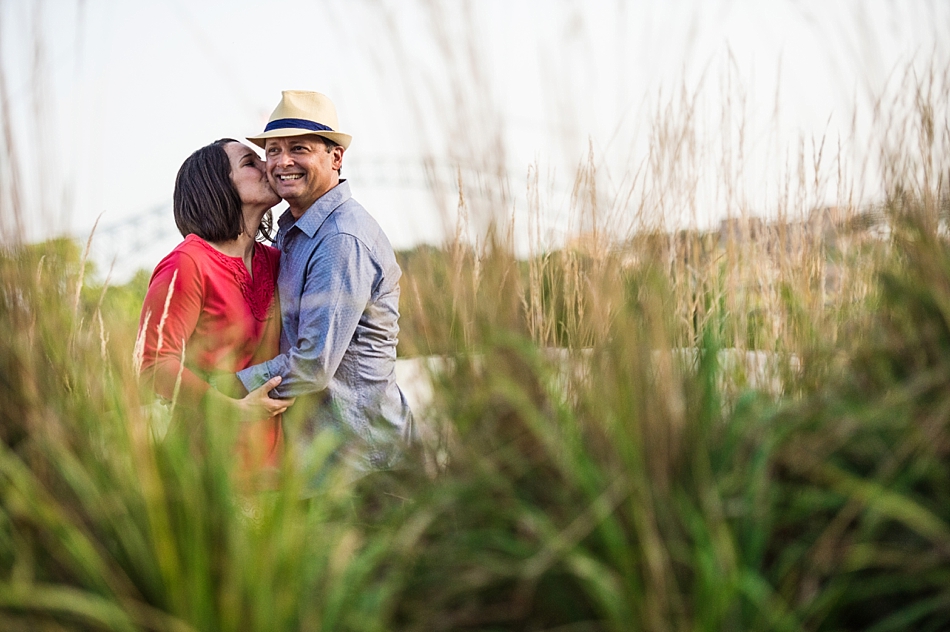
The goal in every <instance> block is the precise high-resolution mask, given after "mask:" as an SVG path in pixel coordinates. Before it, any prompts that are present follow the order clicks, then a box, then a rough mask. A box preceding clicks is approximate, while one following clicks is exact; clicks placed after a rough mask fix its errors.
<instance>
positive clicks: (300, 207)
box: [287, 178, 342, 221]
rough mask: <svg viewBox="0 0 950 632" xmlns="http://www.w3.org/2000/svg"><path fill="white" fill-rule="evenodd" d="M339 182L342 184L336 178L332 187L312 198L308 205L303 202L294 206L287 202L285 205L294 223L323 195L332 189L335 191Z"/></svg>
mask: <svg viewBox="0 0 950 632" xmlns="http://www.w3.org/2000/svg"><path fill="white" fill-rule="evenodd" d="M340 182H342V180H340V179H339V178H337V181H336V182H334V183H333V186H331V187H330V188H329V189H327V190H326V191H324V192H323V193H321V194H320V195H318V196H317V197H315V198H313V199H312V200H310V201H309V203H308V202H307V201H303V202H301V203H300V204H296V203H294V202H290V201H288V202H287V205H288V207H289V208H290V214H291V215H293V216H294V220H295V221H296V220H298V219H300V218H301V217H303V216H304V213H306V212H307V211H309V210H310V208H311V207H312V206H313V205H314V204H316V203H317V200H319V199H320V198H322V197H323V196H324V195H326V194H327V193H329V192H330V191H332V190H333V189H335V188H336V187H337V186H338V185H339V184H340Z"/></svg>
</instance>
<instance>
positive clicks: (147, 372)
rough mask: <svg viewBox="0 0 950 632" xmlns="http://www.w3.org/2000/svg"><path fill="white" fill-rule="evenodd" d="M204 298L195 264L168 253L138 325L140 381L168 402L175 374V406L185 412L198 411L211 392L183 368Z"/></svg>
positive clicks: (185, 258) (152, 285) (155, 273)
mask: <svg viewBox="0 0 950 632" xmlns="http://www.w3.org/2000/svg"><path fill="white" fill-rule="evenodd" d="M203 296H204V288H203V282H202V276H201V274H200V272H199V271H198V265H197V263H196V262H195V261H194V260H193V259H192V258H191V257H190V256H188V255H186V254H184V253H181V252H177V251H176V252H173V253H172V254H171V255H169V256H168V257H166V258H165V259H164V260H162V262H161V263H159V264H158V266H157V267H156V268H155V272H154V273H153V274H152V280H151V281H150V282H149V285H148V291H147V293H146V294H145V302H144V304H143V305H142V316H141V319H140V321H139V336H142V337H143V341H144V345H143V353H142V365H141V366H142V373H141V375H142V378H143V379H145V380H146V381H151V382H152V385H153V388H154V389H155V392H156V393H158V394H159V395H161V396H162V397H165V398H167V399H172V398H173V397H174V394H175V393H174V392H175V384H176V383H177V382H178V376H179V374H180V375H181V386H180V387H179V391H178V396H177V402H178V403H179V404H181V405H183V406H186V407H189V408H195V407H197V406H198V404H199V402H200V401H201V399H202V398H203V397H204V395H205V393H207V391H208V389H209V388H210V386H209V384H208V383H207V382H205V381H204V380H202V379H201V378H200V377H198V376H197V375H195V374H194V373H193V372H192V371H191V370H189V369H188V368H187V367H185V366H183V365H182V359H183V358H184V357H185V356H186V354H187V353H188V348H187V344H186V343H187V341H188V340H189V339H190V338H191V335H192V334H193V333H194V331H195V328H196V327H197V326H198V317H199V316H200V314H201V308H202V297H203ZM166 306H167V307H166Z"/></svg>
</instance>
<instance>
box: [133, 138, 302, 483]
mask: <svg viewBox="0 0 950 632" xmlns="http://www.w3.org/2000/svg"><path fill="white" fill-rule="evenodd" d="M279 201H280V198H279V197H278V196H277V194H275V193H274V191H273V189H271V187H270V184H268V182H267V176H266V174H265V171H264V163H263V162H262V161H261V160H260V159H259V158H258V157H257V154H256V153H255V152H254V150H252V149H251V148H249V147H247V146H246V145H243V144H241V143H239V142H237V141H235V140H232V139H230V138H225V139H222V140H218V141H215V142H214V143H211V144H210V145H208V146H206V147H202V148H201V149H199V150H197V151H196V152H195V153H193V154H192V155H191V156H189V157H188V159H187V160H185V162H184V163H183V164H182V166H181V169H179V171H178V177H177V179H176V181H175V196H174V214H175V223H176V224H177V225H178V230H179V231H180V232H181V234H182V236H183V237H184V238H185V240H184V241H183V242H182V243H181V244H179V245H178V247H176V248H175V249H174V250H172V252H171V253H170V254H169V255H168V256H167V257H165V258H164V259H162V261H161V262H160V263H159V264H158V266H157V267H156V268H155V271H154V273H153V274H152V279H151V281H149V286H148V293H147V294H146V297H145V304H144V305H143V306H142V316H141V319H140V321H139V344H138V345H137V349H138V351H137V358H138V361H140V362H141V365H140V366H141V375H142V376H143V377H144V378H145V379H146V380H149V381H151V382H152V384H153V388H154V390H155V392H156V393H158V394H159V395H161V396H162V397H164V398H166V399H168V400H171V401H172V402H173V407H174V413H173V416H172V424H173V427H177V428H181V427H182V426H184V428H185V430H186V431H190V430H193V429H194V424H195V423H201V422H208V423H227V421H228V420H233V421H234V422H237V423H240V424H241V428H240V432H239V434H238V437H239V439H238V442H239V443H238V452H239V454H240V455H241V458H242V459H243V461H244V463H243V465H244V470H245V473H246V474H254V473H257V472H258V471H259V470H260V469H261V468H267V467H268V466H274V465H276V463H277V460H278V457H279V454H280V450H281V447H282V441H283V439H282V433H281V428H280V417H279V415H280V413H282V412H283V411H285V410H286V409H287V407H288V406H289V405H290V404H292V403H293V400H277V399H272V398H270V397H269V396H268V392H269V391H270V390H271V389H273V388H274V387H275V386H277V384H279V383H280V378H279V377H275V378H274V379H272V380H271V381H269V382H268V383H266V384H265V385H264V386H262V387H261V388H259V389H257V390H255V391H252V392H251V393H249V394H248V395H247V396H246V397H244V398H243V399H232V398H230V397H226V396H225V395H223V394H221V393H220V392H218V390H216V389H215V388H213V387H212V386H211V382H213V378H214V376H215V374H217V373H226V374H229V375H233V374H234V373H235V372H236V371H239V370H241V369H243V368H245V367H248V366H250V365H252V364H257V363H259V362H262V361H264V360H269V359H270V358H272V357H274V356H275V355H277V351H278V342H279V334H280V331H279V328H280V313H279V309H278V307H277V306H276V301H275V291H274V290H275V283H276V280H277V266H278V259H279V257H280V252H279V251H278V250H277V249H275V248H271V247H270V246H265V245H264V244H262V243H260V242H258V241H256V239H255V237H256V236H257V235H258V233H259V232H261V233H262V234H264V235H265V236H266V232H267V229H268V228H269V223H270V222H269V221H268V222H265V223H264V225H263V226H262V220H263V219H264V217H265V215H267V216H268V220H269V219H270V217H269V211H270V209H271V207H273V206H274V205H275V204H277V203H278V202H279Z"/></svg>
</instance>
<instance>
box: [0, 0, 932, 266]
mask: <svg viewBox="0 0 950 632" xmlns="http://www.w3.org/2000/svg"><path fill="white" fill-rule="evenodd" d="M948 34H950V2H946V1H940V2H927V1H925V0H904V1H896V0H892V1H885V0H851V1H846V0H838V1H828V0H823V1H798V2H795V1H791V0H731V1H730V0H690V1H687V0H679V1H676V0H673V1H670V0H667V1H662V2H660V1H657V2H623V1H618V0H583V1H580V0H579V1H567V0H506V1H503V0H477V1H474V0H472V1H470V2H463V1H461V0H459V1H441V2H440V1H437V0H399V1H396V0H324V1H322V2H301V1H298V2H288V1H277V0H271V1H268V2H260V1H256V2H255V1H240V0H236V1H232V2H223V1H218V0H202V1H201V2H185V1H184V0H166V1H161V2H159V1H154V0H152V1H149V0H46V1H45V2H44V1H40V0H10V1H8V2H5V3H3V4H2V5H0V54H2V60H0V63H2V65H3V68H4V70H5V77H6V83H7V90H8V93H9V106H10V110H9V111H10V112H11V113H12V121H13V130H14V132H13V133H14V134H15V139H16V142H17V156H18V157H19V161H20V164H21V167H20V169H21V182H22V187H23V189H24V193H23V195H24V200H25V201H24V202H23V203H22V204H23V206H22V208H24V209H26V211H27V212H26V213H25V215H26V217H27V218H29V219H30V220H31V223H30V226H29V231H30V232H29V235H30V237H32V238H40V237H44V236H51V235H58V234H74V235H79V236H82V235H86V234H88V231H89V229H90V227H91V226H92V223H93V221H94V220H95V218H96V216H98V215H99V214H100V213H102V219H101V223H100V226H103V227H109V226H116V225H121V224H123V222H125V223H128V222H129V221H130V220H131V218H134V217H136V216H141V215H142V214H143V213H147V212H148V211H149V210H150V209H153V208H157V207H160V206H162V205H165V204H168V203H169V201H170V199H171V193H172V188H173V184H174V177H175V173H176V172H177V170H178V167H179V166H180V164H181V162H182V160H184V158H186V157H187V156H188V155H189V154H190V153H191V152H192V151H193V150H195V149H197V148H198V147H200V146H202V145H205V144H207V143H209V142H211V141H213V140H215V139H216V138H219V137H225V136H228V137H234V138H239V139H243V138H244V137H245V136H247V135H250V134H255V133H258V132H259V131H260V130H261V129H262V128H263V125H264V123H265V122H266V120H267V117H268V115H269V114H270V112H271V110H272V109H273V108H274V106H275V105H276V104H277V101H278V100H279V98H280V91H281V90H282V89H311V90H317V91H320V92H323V93H325V94H327V95H328V96H330V97H331V98H332V99H333V101H334V102H335V104H336V106H337V110H338V112H339V118H340V125H341V128H342V129H343V131H346V132H348V133H350V134H352V135H353V137H354V141H353V144H352V146H351V147H350V149H349V150H348V151H347V153H346V156H345V160H344V176H347V177H349V178H350V182H351V185H352V187H353V190H354V194H355V197H356V198H357V199H358V200H360V201H361V202H362V203H363V204H364V206H366V207H367V209H368V210H369V211H370V213H372V214H373V215H374V216H375V217H376V218H377V220H378V221H379V222H380V224H381V225H382V226H383V228H384V230H385V231H386V232H387V234H388V235H389V236H390V239H391V241H392V242H393V244H394V246H395V247H397V248H406V247H409V246H411V245H413V244H415V243H418V242H420V241H427V242H436V243H437V242H439V241H440V240H441V239H442V238H443V236H444V234H445V231H446V226H445V225H444V222H443V218H442V215H441V214H440V209H441V210H442V211H447V212H448V213H449V214H450V215H451V212H452V211H453V210H454V204H455V202H454V200H455V199H456V197H457V193H455V192H449V193H451V194H448V193H447V194H446V195H444V196H442V197H438V196H435V197H438V199H434V196H433V195H432V193H431V191H429V190H428V189H427V188H426V187H425V178H424V176H423V171H422V168H421V166H420V165H421V164H422V161H423V160H429V161H430V162H432V163H433V164H435V165H436V168H437V170H438V169H443V170H444V171H445V172H446V173H450V172H451V171H452V165H453V164H456V163H458V162H459V161H463V162H464V163H465V164H467V165H473V167H472V168H473V171H472V173H476V174H478V173H481V174H483V175H475V176H469V175H466V176H465V177H466V178H469V177H472V178H475V179H477V178H479V177H488V178H497V177H498V175H497V173H503V174H509V179H510V188H511V197H512V201H511V204H512V205H513V206H514V207H515V209H516V210H518V209H522V210H523V208H524V206H525V204H524V198H525V186H526V185H525V174H526V173H527V172H528V168H529V165H536V166H537V168H538V170H539V172H540V174H541V182H542V186H541V188H542V189H543V192H544V193H545V195H544V196H542V197H543V205H544V206H545V209H544V211H545V217H546V218H547V219H548V220H549V224H548V229H547V230H548V232H547V233H546V234H547V235H548V239H549V241H551V242H552V243H553V242H556V241H557V239H558V237H559V236H563V235H564V234H565V232H566V231H568V230H569V229H570V223H571V221H573V220H572V219H571V218H570V217H569V215H570V213H569V211H568V210H567V207H568V206H569V205H570V203H569V197H570V195H569V194H570V189H571V186H572V183H573V181H574V175H575V170H576V167H577V165H578V164H580V163H581V162H583V161H584V160H586V159H587V156H588V149H589V148H590V150H591V152H592V156H593V159H594V161H595V163H596V164H597V166H598V177H600V178H603V179H604V182H605V185H604V186H605V187H606V189H607V190H608V191H610V189H611V187H613V189H614V191H615V192H622V190H623V189H624V186H625V184H624V183H625V182H628V181H629V180H630V179H631V178H632V174H635V173H636V171H637V169H638V168H640V166H642V165H643V164H644V161H645V160H647V156H648V155H649V152H650V147H651V146H653V147H655V146H656V143H657V142H658V141H657V139H656V136H655V134H654V131H655V126H654V125H653V123H654V122H655V121H656V120H657V113H658V112H662V111H663V107H662V105H663V104H664V103H667V102H668V101H669V100H670V99H671V95H676V94H678V93H679V91H680V90H682V89H683V88H685V90H686V92H687V94H693V93H696V92H697V91H699V93H700V94H701V98H699V99H697V100H696V108H697V110H696V112H695V113H694V116H695V117H696V119H697V128H698V129H699V130H700V131H701V134H700V135H699V138H700V140H699V142H700V143H701V144H703V149H702V151H701V152H700V153H702V154H703V156H702V157H701V158H700V159H699V160H700V162H703V161H705V162H703V164H706V163H708V164H718V163H721V162H722V156H723V155H727V154H728V155H730V156H731V155H732V154H731V153H729V152H730V150H729V149H728V148H727V145H729V144H730V143H733V142H738V141H737V140H736V135H734V134H732V133H731V132H730V133H729V134H726V133H724V132H723V131H722V130H719V129H718V128H719V127H720V126H722V127H723V129H725V128H728V127H729V126H728V125H724V124H723V111H724V110H723V103H724V102H725V101H726V99H727V98H728V100H729V103H730V108H731V109H730V110H729V116H731V117H732V119H733V120H738V119H740V118H741V119H742V120H744V121H745V122H746V123H745V125H744V126H743V127H742V129H743V134H744V138H743V143H745V145H744V149H743V154H742V155H743V157H744V160H745V161H746V162H747V163H748V166H747V167H745V168H744V170H743V171H742V174H741V177H742V178H744V179H746V180H748V181H749V183H750V184H749V189H748V191H747V195H746V197H745V199H744V202H741V203H743V204H746V205H747V206H750V207H754V208H755V209H760V208H761V210H762V211H763V212H766V211H767V207H768V206H769V205H770V204H772V201H770V197H769V196H770V193H769V191H771V190H773V189H775V188H776V187H777V182H778V180H780V176H779V175H778V171H779V170H781V168H782V167H783V166H785V165H787V164H788V155H789V152H791V153H794V152H795V151H797V149H796V148H797V147H798V143H799V140H800V139H801V140H803V141H804V142H805V143H806V145H807V144H808V139H816V138H817V139H820V138H821V137H822V136H825V137H826V138H831V139H833V140H834V139H838V138H839V137H847V138H848V139H850V141H854V140H855V139H854V138H853V137H854V135H855V132H852V114H853V113H854V112H858V117H859V119H862V117H863V118H864V119H868V120H869V119H870V116H871V110H872V105H873V102H874V99H875V98H877V97H878V96H880V95H881V94H883V93H884V92H885V91H886V90H887V86H889V85H891V86H893V84H894V82H895V76H902V75H903V73H904V70H905V69H906V68H907V67H908V65H910V64H915V65H916V66H917V67H919V68H925V67H926V65H927V64H928V63H930V62H932V61H934V60H936V65H937V67H938V68H946V67H948V65H950V54H948V41H947V40H948V37H947V35H948ZM679 102H680V101H679V100H678V99H677V98H674V99H673V101H672V103H673V104H674V108H676V107H677V106H676V103H679ZM678 111H681V110H678ZM676 116H679V117H680V118H682V116H683V115H682V114H679V115H674V116H673V118H674V119H675V118H676ZM865 123H868V121H865ZM738 128H739V125H738V124H737V125H736V129H738ZM862 130H863V128H861V127H860V126H859V127H858V128H857V133H858V134H862V133H865V132H864V131H862ZM717 134H718V136H716V135H717ZM704 135H705V136H704ZM713 136H716V137H717V138H718V140H716V141H715V142H714V143H713V142H709V141H708V138H711V137H713ZM835 142H836V141H835ZM857 144H858V145H859V146H860V145H861V143H857ZM732 151H734V149H733V150H732ZM700 168H704V167H702V165H701V166H700ZM479 170H480V171H479ZM486 173H487V174H491V173H494V175H490V176H488V175H484V174H486ZM712 180H715V178H712ZM866 180H869V179H868V178H866ZM865 184H867V183H866V182H865ZM702 187H706V188H707V189H710V190H711V189H712V188H715V186H714V185H712V184H709V183H706V184H704V185H700V188H702ZM869 194H873V192H870V193H869ZM704 195H705V196H707V197H706V198H703V199H707V198H708V200H709V202H708V203H707V204H705V206H704V205H702V204H700V206H701V207H702V208H701V210H700V211H699V212H698V214H699V215H702V217H699V218H698V220H699V222H700V223H702V222H704V221H705V222H709V221H715V220H716V219H717V217H720V216H721V215H722V214H723V213H724V212H725V210H724V209H723V208H721V207H722V204H721V199H720V198H721V194H717V193H715V192H709V191H707V193H701V194H700V196H701V197H702V196H704ZM716 195H720V198H716ZM816 195H818V194H817V193H816ZM717 199H718V200H719V202H715V201H713V200H717ZM506 212H507V211H506ZM662 212H663V213H667V214H671V215H675V214H676V213H677V212H681V211H677V210H676V209H672V208H665V209H663V210H662ZM170 213H171V211H170V208H169V210H168V216H167V219H166V221H165V224H164V226H158V225H156V226H151V225H149V226H145V225H141V226H139V227H137V228H136V230H138V231H139V232H140V233H141V232H144V233H146V234H145V236H144V240H142V239H140V240H139V241H141V244H139V242H136V248H135V252H134V253H126V254H124V255H123V256H122V259H121V260H120V261H118V262H117V267H118V268H119V269H120V272H119V276H121V275H122V274H127V273H128V271H129V270H133V269H134V268H135V267H139V266H141V267H147V268H151V267H152V266H154V265H155V263H157V261H158V259H159V258H161V256H163V255H164V254H165V253H167V252H168V251H169V250H170V249H171V248H172V247H174V245H175V243H177V241H178V240H180V236H178V235H177V233H175V232H174V227H173V222H172V220H171V217H170ZM693 213H694V214H696V213H697V211H695V209H694V211H693ZM451 221H452V219H451V217H450V219H449V222H450V223H451ZM521 221H522V224H523V220H521ZM169 227H171V228H170V229H169ZM106 234H107V236H108V233H106ZM111 235H112V237H111V238H115V239H124V240H126V243H130V242H128V240H129V237H128V235H124V236H120V233H117V232H113V233H112V234H111ZM140 237H141V235H140ZM94 244H95V246H96V248H95V251H94V254H95V255H96V256H97V257H98V259H99V260H100V261H102V262H104V263H102V264H100V265H107V260H109V259H110V258H111V256H112V255H113V254H114V252H115V251H116V247H115V245H114V244H109V243H104V240H100V241H99V242H96V241H94Z"/></svg>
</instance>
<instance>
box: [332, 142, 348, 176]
mask: <svg viewBox="0 0 950 632" xmlns="http://www.w3.org/2000/svg"><path fill="white" fill-rule="evenodd" d="M344 151H345V150H344V149H343V147H342V146H340V145H334V146H333V147H332V148H331V149H330V164H331V165H333V170H334V171H339V170H340V167H342V166H343V152H344Z"/></svg>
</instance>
